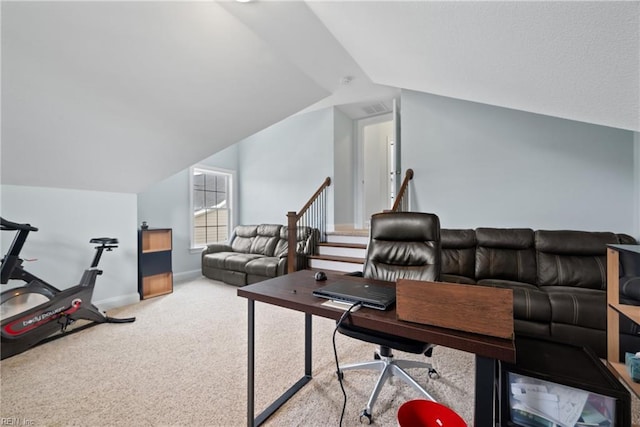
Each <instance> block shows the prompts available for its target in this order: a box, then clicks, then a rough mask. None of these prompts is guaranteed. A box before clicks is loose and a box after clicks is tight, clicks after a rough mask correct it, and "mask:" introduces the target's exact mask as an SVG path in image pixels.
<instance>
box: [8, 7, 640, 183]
mask: <svg viewBox="0 0 640 427" xmlns="http://www.w3.org/2000/svg"><path fill="white" fill-rule="evenodd" d="M1 7H2V9H1V19H2V34H1V35H2V46H1V48H2V141H1V146H0V148H1V157H2V165H1V167H2V169H1V172H2V174H1V178H0V179H1V181H2V183H3V184H17V185H31V186H51V187H60V188H74V189H88V190H97V191H114V192H127V193H137V192H140V191H143V190H144V189H145V188H147V187H148V186H149V185H151V184H152V183H154V182H157V181H159V180H161V179H163V178H166V177H168V176H170V175H172V174H173V173H175V172H178V171H179V170H182V169H184V168H186V167H188V166H190V165H191V164H194V163H197V162H198V161H200V160H202V159H204V158H206V157H208V156H210V155H211V154H214V153H215V152H217V151H219V150H221V149H223V148H225V147H227V146H229V145H231V144H233V143H235V142H237V141H239V140H241V139H243V138H245V137H247V136H249V135H251V134H253V133H255V132H257V131H259V130H261V129H264V128H265V127H268V126H269V125H271V124H273V123H276V122H278V121H280V120H282V119H284V118H286V117H288V116H290V115H292V114H296V113H298V112H300V111H309V110H312V109H317V108H323V107H326V106H329V105H338V106H339V108H341V109H342V110H343V111H345V112H346V113H347V114H349V115H351V116H352V117H354V118H358V117H362V116H363V115H364V113H363V111H364V110H363V108H362V107H365V106H368V105H371V104H375V103H377V102H380V101H383V102H385V103H388V105H390V100H391V99H392V98H393V97H394V96H397V94H398V90H399V89H400V88H404V89H410V90H417V91H422V92H428V93H433V94H438V95H443V96H449V97H453V98H459V99H465V100H470V101H475V102H481V103H486V104H491V105H497V106H502V107H507V108H513V109H518V110H523V111H529V112H534V113H540V114H546V115H551V116H556V117H561V118H567V119H573V120H579V121H584V122H589V123H595V124H600V125H605V126H612V127H617V128H621V129H628V130H634V131H640V83H639V81H640V53H639V52H640V2H639V1H622V2H580V1H569V2H548V1H540V2H520V1H512V2H485V1H478V2H458V1H447V2H432V1H407V2H401V1H389V2H368V1H344V2H337V1H313V2H298V1H289V2H274V1H255V2H252V3H236V2H200V1H197V2H186V1H183V2H161V1H158V2H109V1H107V2H94V1H87V2H81V1H75V2H57V1H44V2H7V1H3V2H2V6H1ZM346 76H350V77H352V81H351V83H350V84H346V85H345V84H341V80H343V78H344V77H346Z"/></svg>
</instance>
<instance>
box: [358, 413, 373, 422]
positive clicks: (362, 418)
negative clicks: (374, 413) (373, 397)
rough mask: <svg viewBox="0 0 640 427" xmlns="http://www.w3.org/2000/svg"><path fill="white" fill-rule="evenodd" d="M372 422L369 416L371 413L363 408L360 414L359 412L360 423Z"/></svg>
mask: <svg viewBox="0 0 640 427" xmlns="http://www.w3.org/2000/svg"><path fill="white" fill-rule="evenodd" d="M372 422H373V420H372V418H371V414H370V413H369V412H367V410H366V409H365V410H364V411H362V414H360V424H367V425H369V424H371V423H372Z"/></svg>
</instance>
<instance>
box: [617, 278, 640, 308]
mask: <svg viewBox="0 0 640 427" xmlns="http://www.w3.org/2000/svg"><path fill="white" fill-rule="evenodd" d="M620 297H621V298H622V299H629V300H633V301H637V304H636V305H640V276H623V277H621V278H620Z"/></svg>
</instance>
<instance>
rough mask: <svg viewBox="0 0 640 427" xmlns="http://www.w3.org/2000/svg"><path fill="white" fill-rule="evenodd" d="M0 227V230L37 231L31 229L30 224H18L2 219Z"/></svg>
mask: <svg viewBox="0 0 640 427" xmlns="http://www.w3.org/2000/svg"><path fill="white" fill-rule="evenodd" d="M0 227H1V229H2V230H26V231H38V229H37V228H36V227H32V226H31V224H18V223H17V222H12V221H8V220H6V219H4V218H2V217H0Z"/></svg>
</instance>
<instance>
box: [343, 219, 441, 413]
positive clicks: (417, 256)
mask: <svg viewBox="0 0 640 427" xmlns="http://www.w3.org/2000/svg"><path fill="white" fill-rule="evenodd" d="M440 267H441V251H440V220H439V219H438V217H437V216H436V215H434V214H428V213H420V212H384V213H379V214H375V215H373V216H372V217H371V230H370V235H369V244H368V246H367V255H366V259H365V264H364V270H363V273H362V275H363V276H364V277H365V278H372V279H380V280H386V281H396V280H397V279H401V278H403V279H414V280H429V281H437V280H439V278H440ZM425 292H429V291H428V289H426V290H425ZM338 331H339V332H340V333H342V334H344V335H347V336H349V337H352V338H355V339H359V340H362V341H366V342H370V343H374V344H378V345H379V346H380V347H379V351H378V352H377V353H376V354H375V355H374V358H375V359H376V360H373V361H369V362H362V363H353V364H349V365H343V366H340V374H339V375H343V374H342V372H343V371H346V370H350V369H375V370H378V371H380V376H379V378H378V381H377V383H376V385H375V388H374V389H373V392H372V393H371V396H370V397H369V401H368V402H367V407H366V408H365V409H364V411H363V412H362V414H361V415H360V422H362V423H367V424H368V423H371V421H372V416H371V414H372V407H373V404H374V403H375V401H376V399H377V398H378V394H379V393H380V390H381V389H382V386H383V385H384V384H385V382H386V380H387V379H389V378H390V377H391V376H396V377H398V378H400V379H401V380H403V381H405V382H406V383H408V384H409V385H411V386H412V387H413V388H414V389H416V390H417V391H418V392H419V393H420V394H421V395H422V396H423V397H425V398H427V399H429V400H435V399H434V398H433V397H432V396H431V395H430V394H429V393H428V392H427V391H426V390H425V389H424V388H423V387H422V386H421V385H420V384H418V383H417V382H416V381H415V380H414V379H413V378H411V376H410V375H409V374H408V373H407V372H406V371H405V370H404V369H406V368H424V369H428V372H429V377H430V378H438V377H439V375H438V373H437V372H436V371H435V369H433V367H432V366H431V364H430V363H427V362H418V361H409V360H395V359H394V358H393V353H392V349H396V350H399V351H405V352H408V353H413V354H421V353H424V354H425V355H426V356H431V351H432V348H433V346H432V345H431V344H429V343H424V342H420V341H414V340H409V339H404V338H400V337H396V336H393V335H388V334H384V333H380V332H377V331H375V330H371V329H364V328H359V327H354V326H352V325H350V324H349V322H348V321H347V322H343V323H342V324H341V325H340V326H339V327H338Z"/></svg>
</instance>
